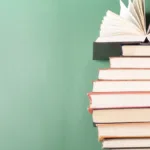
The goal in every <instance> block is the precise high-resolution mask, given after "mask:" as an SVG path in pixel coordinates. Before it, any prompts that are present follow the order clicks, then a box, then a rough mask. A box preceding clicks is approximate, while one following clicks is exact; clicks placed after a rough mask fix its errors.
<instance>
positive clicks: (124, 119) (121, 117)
mask: <svg viewBox="0 0 150 150" xmlns="http://www.w3.org/2000/svg"><path fill="white" fill-rule="evenodd" d="M149 114H150V108H128V109H101V110H93V114H92V118H93V123H94V124H109V123H110V124H114V123H133V122H134V123H140V122H143V123H144V122H150V115H149Z"/></svg>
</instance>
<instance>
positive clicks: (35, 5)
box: [0, 0, 150, 150]
mask: <svg viewBox="0 0 150 150" xmlns="http://www.w3.org/2000/svg"><path fill="white" fill-rule="evenodd" d="M147 2H148V0H147ZM148 6H150V2H149V5H147V8H148ZM108 8H110V9H111V10H112V11H114V12H119V0H1V1H0V150H98V149H100V146H101V145H100V144H99V143H98V136H97V130H96V128H94V127H93V125H92V118H91V115H90V114H88V112H87V107H88V103H89V101H88V98H87V92H90V91H91V90H92V81H93V80H95V79H97V77H98V70H99V68H104V67H109V63H108V62H107V61H93V60H92V42H93V41H94V40H95V39H96V38H97V37H98V34H99V25H100V22H101V19H102V17H103V16H104V14H105V12H106V10H107V9H108Z"/></svg>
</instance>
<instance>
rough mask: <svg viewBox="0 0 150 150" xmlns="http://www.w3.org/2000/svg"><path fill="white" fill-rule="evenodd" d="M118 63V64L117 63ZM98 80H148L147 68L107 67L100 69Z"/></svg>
mask: <svg viewBox="0 0 150 150" xmlns="http://www.w3.org/2000/svg"><path fill="white" fill-rule="evenodd" d="M118 65H119V64H118ZM98 79H99V80H112V81H113V80H150V69H149V68H123V69H122V68H108V69H100V70H99V73H98Z"/></svg>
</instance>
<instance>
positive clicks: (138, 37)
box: [95, 0, 150, 43]
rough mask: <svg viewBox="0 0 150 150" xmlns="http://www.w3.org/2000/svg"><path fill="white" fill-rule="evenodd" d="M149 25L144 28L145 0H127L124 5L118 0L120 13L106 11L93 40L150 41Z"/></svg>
mask: <svg viewBox="0 0 150 150" xmlns="http://www.w3.org/2000/svg"><path fill="white" fill-rule="evenodd" d="M149 33H150V27H148V29H146V15H145V0H133V2H132V1H131V0H129V4H128V6H127V7H126V6H125V4H124V3H123V2H122V0H120V14H119V15H118V14H116V13H114V12H112V11H110V10H108V11H107V12H106V15H105V16H104V18H103V20H102V23H101V25H100V34H99V37H98V38H97V40H96V41H95V42H101V43H102V42H129V41H130V42H131V41H132V42H144V41H145V40H147V41H150V34H149Z"/></svg>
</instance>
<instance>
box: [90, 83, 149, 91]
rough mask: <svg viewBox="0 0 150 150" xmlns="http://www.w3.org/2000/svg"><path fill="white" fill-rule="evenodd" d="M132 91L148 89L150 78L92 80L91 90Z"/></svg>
mask: <svg viewBox="0 0 150 150" xmlns="http://www.w3.org/2000/svg"><path fill="white" fill-rule="evenodd" d="M133 91H135V92H138V91H139V92H141V91H150V80H97V81H94V82H93V92H133Z"/></svg>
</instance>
